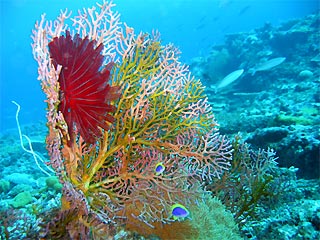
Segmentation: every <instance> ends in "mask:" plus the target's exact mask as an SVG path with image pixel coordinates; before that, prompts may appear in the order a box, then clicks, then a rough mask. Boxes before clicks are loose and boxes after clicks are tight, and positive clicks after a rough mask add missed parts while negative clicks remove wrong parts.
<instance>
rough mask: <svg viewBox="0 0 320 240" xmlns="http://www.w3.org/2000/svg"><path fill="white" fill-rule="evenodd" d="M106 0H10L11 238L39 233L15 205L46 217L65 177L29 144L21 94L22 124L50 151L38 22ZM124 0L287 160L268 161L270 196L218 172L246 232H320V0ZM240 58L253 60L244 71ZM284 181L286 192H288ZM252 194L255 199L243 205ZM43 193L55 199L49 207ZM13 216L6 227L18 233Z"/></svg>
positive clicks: (216, 106) (123, 7) (5, 112)
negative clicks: (233, 186) (28, 149)
mask: <svg viewBox="0 0 320 240" xmlns="http://www.w3.org/2000/svg"><path fill="white" fill-rule="evenodd" d="M95 2H96V1H89V0H86V1H71V0H67V1H55V0H48V1H38V0H34V1H32V0H19V1H18V0H13V1H9V0H1V1H0V18H1V29H0V30H1V40H0V53H1V58H0V63H1V65H0V66H1V67H0V74H1V75H0V91H1V92H0V95H1V96H0V97H1V99H0V114H1V115H0V150H1V152H0V166H1V170H0V210H1V213H3V214H2V218H1V219H0V223H1V224H2V225H3V226H4V225H6V224H7V223H8V222H10V224H13V225H14V226H15V227H12V228H13V229H14V230H16V232H15V235H14V234H12V236H15V237H14V238H10V239H32V238H27V237H26V234H25V232H26V231H27V230H26V229H24V228H23V227H21V228H20V227H19V223H18V221H17V220H16V219H6V218H7V217H9V216H11V215H10V211H12V213H13V212H14V210H17V209H18V210H22V211H24V212H26V215H25V221H26V222H30V223H33V224H34V223H35V222H37V221H38V220H37V219H36V217H35V216H37V213H38V212H43V211H45V210H48V211H49V210H50V209H51V208H54V207H56V206H58V205H59V203H58V202H57V201H58V200H57V197H56V195H57V194H58V193H59V192H60V191H61V186H60V185H59V184H57V179H52V178H46V176H45V175H44V174H43V173H42V172H41V171H40V170H39V169H38V168H37V167H36V166H35V164H34V161H33V157H32V155H28V154H26V153H25V152H23V150H22V149H21V147H20V142H19V135H18V130H17V125H16V119H15V114H16V106H15V105H14V104H12V102H11V101H12V100H14V101H16V102H18V103H19V104H20V105H21V112H20V115H19V120H20V124H21V127H22V132H23V133H24V134H26V135H28V136H29V137H30V138H31V139H32V141H33V143H34V144H33V147H34V149H35V151H37V152H39V153H40V154H41V155H42V156H43V157H44V158H48V155H47V153H46V149H45V143H44V139H45V136H46V133H47V129H46V126H45V123H46V119H45V114H46V111H45V109H46V104H45V102H44V99H45V95H44V94H43V92H42V90H41V86H40V82H39V81H38V80H37V77H38V73H37V68H38V66H37V62H36V61H35V60H34V59H33V56H32V48H31V38H30V35H31V31H32V29H34V24H35V22H36V21H39V20H40V16H41V14H43V13H46V18H47V19H55V18H56V17H57V16H58V14H59V13H60V9H66V8H68V9H69V10H72V11H73V12H74V13H75V12H76V11H77V9H82V8H87V7H91V6H93V5H94V4H95ZM113 2H114V3H115V4H116V7H115V10H117V11H118V12H119V13H120V14H121V21H123V22H126V23H127V24H128V25H129V26H130V27H133V28H134V29H135V32H136V33H139V32H140V31H142V32H149V33H151V32H152V31H153V30H158V31H159V32H160V34H161V39H162V43H163V44H167V43H173V44H174V45H175V46H177V47H178V48H179V49H180V50H181V59H180V61H181V62H183V63H186V64H188V65H189V66H190V67H189V69H190V70H191V72H192V74H193V75H195V76H196V77H197V78H199V79H201V81H202V83H203V84H204V85H205V86H206V94H207V96H208V100H209V102H210V103H211V105H212V111H213V113H214V115H215V118H216V119H217V122H218V123H219V125H220V126H219V130H220V133H221V134H224V135H227V136H228V137H229V138H230V139H232V138H237V137H239V138H241V141H245V142H246V143H248V144H250V147H251V148H252V149H254V150H255V151H256V152H259V151H260V149H265V150H266V152H268V151H269V150H268V149H269V148H272V149H274V150H275V152H276V157H275V159H274V160H275V161H276V162H277V167H276V168H277V170H275V171H273V170H272V171H271V169H268V170H266V172H268V176H271V175H272V181H273V182H272V184H271V183H270V182H269V180H270V179H269V180H266V179H267V178H265V179H264V180H263V181H262V182H260V183H261V184H262V185H264V186H266V185H267V184H269V185H270V188H268V191H266V192H263V193H261V192H260V195H261V196H260V198H259V199H254V198H252V199H253V200H252V202H251V203H250V204H249V203H245V202H243V203H242V202H239V201H238V199H227V197H226V196H227V195H228V194H229V193H228V192H226V191H222V190H221V188H222V187H221V186H223V184H226V183H225V182H224V183H222V182H220V183H218V182H217V183H215V184H208V189H210V191H212V192H213V194H214V195H216V196H219V197H220V199H221V200H222V203H223V204H224V205H225V206H227V209H229V210H230V209H233V210H235V209H236V210H235V211H234V212H233V216H234V217H235V219H236V222H237V224H239V226H240V227H239V228H240V235H241V238H244V239H319V237H320V233H319V231H320V194H319V191H320V186H319V179H320V175H319V174H320V163H319V162H320V159H319V151H320V150H319V147H320V137H319V127H320V115H319V111H320V80H319V76H320V43H319V42H320V26H319V25H320V16H319V10H320V6H319V1H317V0H294V1H290V0H280V1H276V0H273V1H269V0H265V1H262V0H261V1H254V0H251V1H250V0H197V1H196V0H176V1H170V0H144V1H142V0H135V1H134V0H126V1H124V0H123V1H120V0H118V1H113ZM239 69H240V70H241V72H236V71H237V70H239ZM230 74H231V75H230ZM232 74H233V75H232ZM235 136H236V137H235ZM239 141H240V140H239ZM240 145H241V144H240ZM240 145H239V146H238V147H239V148H243V149H241V150H239V154H240V152H241V153H243V152H245V151H247V153H248V154H252V155H255V154H257V153H256V152H254V151H253V150H252V151H251V150H250V151H249V150H247V149H246V148H247V145H245V146H244V145H241V147H240ZM259 154H260V152H259ZM259 154H257V155H259ZM259 156H260V155H259ZM242 164H245V163H242ZM273 167H275V166H273ZM270 168H271V167H270ZM269 170H270V172H269ZM243 171H244V172H242V174H252V175H258V174H259V173H257V172H255V171H256V169H254V168H253V167H252V169H250V170H248V169H245V170H243ZM271 172H272V174H271ZM230 174H232V173H230ZM229 177H230V179H231V178H232V177H235V176H229ZM251 180H252V179H251ZM254 180H256V179H254ZM254 180H252V181H254ZM246 181H248V182H246ZM270 181H271V180H270ZM228 184H230V183H228ZM242 184H243V189H242V191H244V192H245V191H246V190H247V189H248V186H247V185H246V184H248V185H251V184H252V182H250V181H249V180H248V179H243V180H242ZM226 185H227V184H226ZM269 185H268V186H269ZM271 185H272V186H271ZM276 185H278V186H281V187H279V188H276ZM260 190H261V189H260ZM263 190H265V189H263ZM219 191H220V192H219ZM250 191H253V190H250ZM282 191H284V192H286V194H284V195H281V194H280V193H281V192H282ZM271 192H272V193H273V195H272V197H270V193H271ZM21 193H23V195H21ZM246 193H247V194H249V193H248V192H246ZM243 194H245V193H243ZM249 195H250V194H249ZM277 196H278V198H277ZM234 197H235V196H234ZM251 197H252V196H251ZM235 198H236V197H235ZM271 198H272V199H271ZM21 199H22V200H21ZM270 199H271V200H270ZM233 200H234V202H237V205H235V204H234V203H233V202H232V201H233ZM241 204H242V207H243V206H245V207H246V208H248V209H246V208H245V207H243V208H241V207H240V206H241ZM245 204H247V205H245ZM38 205H43V206H42V209H41V210H39V209H38V208H37V206H38ZM44 205H45V206H44ZM250 208H252V209H250ZM12 209H13V210H12ZM31 212H32V214H31ZM231 212H232V211H231ZM240 212H242V213H241V214H240ZM1 224H0V227H1ZM3 226H2V227H1V229H0V239H2V238H4V239H5V237H4V236H6V234H5V233H4V228H3ZM21 229H24V230H21ZM19 231H20V233H21V234H20V235H19ZM23 231H24V232H23ZM30 231H31V230H30ZM32 231H34V229H33V230H32ZM31 235H32V234H31V233H30V236H31ZM130 237H131V235H130ZM130 237H129V235H128V236H126V237H124V238H121V237H119V239H130ZM135 237H137V236H135ZM132 238H133V237H132ZM150 239H151V238H150ZM199 239H211V238H206V237H202V238H201V237H200V238H199ZM220 239H225V238H223V237H222V238H220ZM234 239H236V238H234Z"/></svg>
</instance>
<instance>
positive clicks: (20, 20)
mask: <svg viewBox="0 0 320 240" xmlns="http://www.w3.org/2000/svg"><path fill="white" fill-rule="evenodd" d="M93 3H95V1H89V0H85V1H71V0H67V1H60V0H58V1H54V0H52V1H51V0H49V1H46V2H45V3H43V1H37V0H30V1H29V0H13V1H9V0H2V1H1V36H2V37H1V45H0V47H1V49H0V50H1V103H0V104H1V105H0V106H1V119H0V132H3V130H5V129H8V128H12V127H14V126H15V121H14V115H15V110H14V107H12V104H11V101H12V100H15V101H17V102H19V103H21V105H22V108H23V109H24V111H23V113H21V116H20V117H21V124H24V123H31V122H33V123H34V122H37V121H39V120H44V116H45V112H44V111H43V109H44V108H45V105H44V103H43V99H44V96H43V95H42V91H40V86H39V82H38V81H36V79H37V67H36V66H37V65H36V62H35V61H34V60H33V57H32V52H31V45H30V42H31V39H30V35H31V30H32V29H33V28H34V24H35V22H36V21H37V20H39V18H40V16H41V14H43V13H46V16H47V18H48V19H54V18H55V17H56V16H57V15H58V14H59V12H60V9H66V8H68V9H70V10H72V11H73V12H75V11H77V9H78V8H83V7H84V8H86V7H89V6H91V5H92V4H93ZM116 4H117V7H116V8H117V10H118V11H119V12H120V13H121V17H122V21H124V22H126V23H127V24H128V25H130V26H132V27H134V28H135V29H136V31H137V32H140V31H143V32H151V31H152V30H153V29H155V30H159V32H160V33H161V37H162V40H163V41H164V43H168V42H172V43H174V44H175V45H176V46H177V47H179V48H180V50H181V52H182V60H183V61H185V62H190V61H191V59H192V58H195V57H199V56H206V55H208V53H210V48H211V46H213V45H215V44H221V43H223V41H224V36H225V34H230V33H235V32H243V31H249V30H252V29H254V28H257V27H261V26H263V25H264V24H265V23H266V22H270V23H271V24H274V25H278V24H280V23H281V22H284V21H287V20H289V19H293V18H297V17H302V16H305V15H307V14H310V13H314V12H315V11H317V10H318V7H319V3H318V1H316V0H294V1H289V0H281V1H254V0H252V1H249V0H243V1H242V0H239V1H237V0H200V1H192V0H186V1H182V0H177V1H173V2H172V1H169V0H168V1H166V0H164V1H163V0H146V1H141V0H136V1H134V0H127V1H117V2H116ZM4 79H6V80H4Z"/></svg>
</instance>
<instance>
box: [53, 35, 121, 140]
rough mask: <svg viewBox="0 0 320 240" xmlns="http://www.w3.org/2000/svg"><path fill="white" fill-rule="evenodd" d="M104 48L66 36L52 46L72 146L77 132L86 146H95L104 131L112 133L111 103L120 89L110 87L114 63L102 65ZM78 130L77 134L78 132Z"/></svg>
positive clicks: (61, 109)
mask: <svg viewBox="0 0 320 240" xmlns="http://www.w3.org/2000/svg"><path fill="white" fill-rule="evenodd" d="M103 47H104V46H103V44H100V45H98V46H96V41H94V40H93V41H90V40H89V39H88V37H85V38H84V39H82V38H81V37H80V36H79V34H75V35H74V37H73V38H72V36H71V35H70V32H69V31H66V33H65V36H63V35H62V36H59V37H55V38H53V40H52V41H51V42H50V43H49V51H50V57H51V60H52V63H53V65H54V67H55V68H56V69H57V66H58V65H61V66H62V68H61V72H60V75H59V80H58V81H59V84H60V104H59V111H61V112H62V114H63V116H64V118H65V121H66V123H67V125H68V131H69V135H70V141H69V143H68V144H70V143H71V142H72V141H73V140H74V138H75V132H78V133H79V134H80V135H81V136H82V137H83V139H84V140H85V142H86V143H94V141H95V140H96V139H97V138H98V137H100V136H101V129H100V128H102V129H105V130H106V129H109V126H110V123H112V122H113V121H114V118H113V117H112V116H111V115H110V114H108V113H110V112H113V111H114V110H115V107H114V106H113V105H111V104H110V101H113V100H116V99H117V98H118V97H119V94H118V89H119V88H118V87H111V86H110V85H109V84H108V80H109V77H110V71H111V69H112V66H113V63H112V62H111V63H109V64H107V65H106V66H102V65H103V60H104V56H103V55H102V54H101V51H102V50H103ZM75 130H76V131H75Z"/></svg>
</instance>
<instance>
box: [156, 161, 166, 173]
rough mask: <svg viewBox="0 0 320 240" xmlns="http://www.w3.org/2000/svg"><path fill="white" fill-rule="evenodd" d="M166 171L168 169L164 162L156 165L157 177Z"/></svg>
mask: <svg viewBox="0 0 320 240" xmlns="http://www.w3.org/2000/svg"><path fill="white" fill-rule="evenodd" d="M165 169H166V168H165V166H164V165H163V163H162V162H160V163H157V165H156V167H155V171H156V175H157V176H158V175H160V174H161V173H163V172H164V170H165Z"/></svg>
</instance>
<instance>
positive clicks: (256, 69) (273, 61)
mask: <svg viewBox="0 0 320 240" xmlns="http://www.w3.org/2000/svg"><path fill="white" fill-rule="evenodd" d="M284 60H286V58H285V57H278V58H272V59H270V60H268V61H266V62H264V63H261V64H258V65H257V66H255V67H254V68H250V69H249V72H251V75H252V76H253V75H254V74H255V73H256V72H260V71H266V70H269V69H271V68H273V67H275V66H278V65H279V64H281V63H283V62H284Z"/></svg>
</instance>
